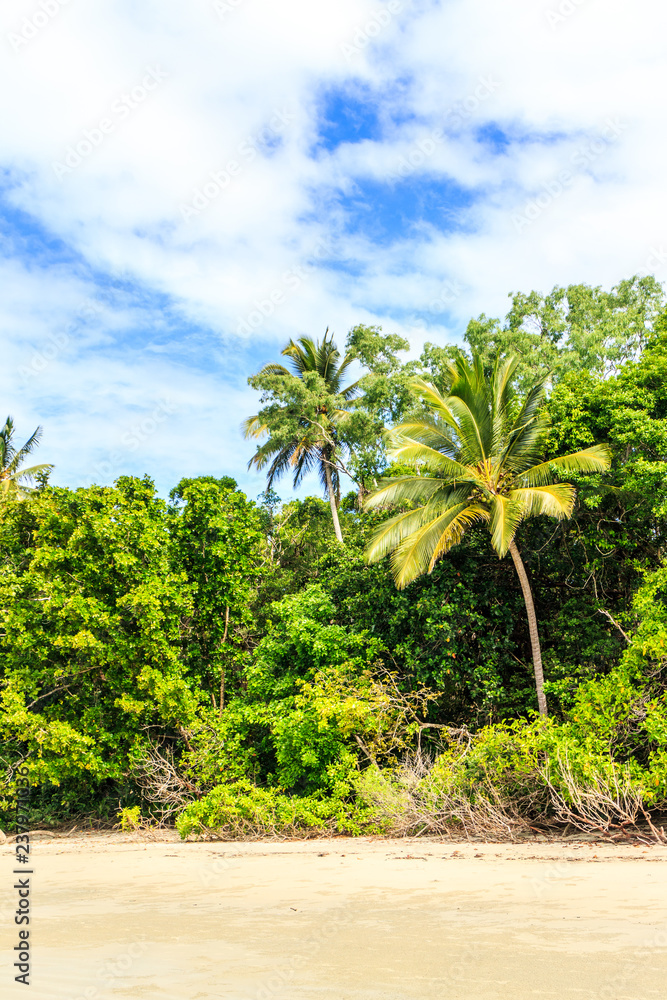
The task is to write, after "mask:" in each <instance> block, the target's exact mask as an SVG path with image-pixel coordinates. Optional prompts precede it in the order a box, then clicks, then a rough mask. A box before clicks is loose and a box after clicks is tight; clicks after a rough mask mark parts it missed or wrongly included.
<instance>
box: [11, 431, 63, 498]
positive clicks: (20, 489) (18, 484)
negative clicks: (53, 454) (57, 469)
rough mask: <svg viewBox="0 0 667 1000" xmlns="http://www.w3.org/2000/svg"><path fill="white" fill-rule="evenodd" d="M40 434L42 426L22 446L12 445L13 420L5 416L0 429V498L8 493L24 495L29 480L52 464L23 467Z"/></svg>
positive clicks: (50, 467)
mask: <svg viewBox="0 0 667 1000" xmlns="http://www.w3.org/2000/svg"><path fill="white" fill-rule="evenodd" d="M41 436H42V428H41V427H38V428H37V430H36V431H35V432H34V434H33V435H32V436H31V437H29V438H28V440H27V441H26V443H25V444H24V445H23V447H22V448H18V449H17V448H15V447H14V442H13V439H14V421H13V420H12V418H11V417H7V419H6V421H5V426H4V427H3V428H2V430H0V500H3V499H5V498H6V497H8V496H9V495H10V494H12V493H13V494H14V495H16V496H18V497H24V496H26V495H27V494H28V491H29V490H30V485H29V484H30V480H31V479H32V478H33V476H36V475H38V474H39V473H40V472H46V471H47V470H48V469H52V468H53V466H52V465H49V464H48V463H42V464H41V465H31V466H30V467H23V465H22V463H23V461H24V460H25V459H26V458H27V457H28V455H30V454H31V453H32V452H33V451H34V450H35V448H36V447H37V445H38V444H39V439H40V438H41Z"/></svg>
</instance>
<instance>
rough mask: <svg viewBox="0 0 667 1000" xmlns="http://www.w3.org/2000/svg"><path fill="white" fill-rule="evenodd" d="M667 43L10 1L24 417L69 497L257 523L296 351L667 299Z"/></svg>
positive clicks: (9, 237) (639, 8)
mask: <svg viewBox="0 0 667 1000" xmlns="http://www.w3.org/2000/svg"><path fill="white" fill-rule="evenodd" d="M666 33H667V6H665V5H664V4H663V3H660V2H658V0H633V2H630V0H504V2H503V3H499V2H498V0H442V2H438V0H412V2H410V0H387V2H384V0H382V2H377V0H335V2H333V0H317V2H314V0H281V2H280V3H276V2H275V0H187V2H183V0H142V3H140V4H138V3H136V2H135V0H85V2H84V0H3V3H2V7H1V8H0V46H2V47H3V48H4V51H3V53H2V58H1V59H0V105H1V106H2V111H1V113H0V216H1V218H0V280H1V287H2V292H3V294H2V296H1V297H0V330H1V336H2V359H3V364H2V366H1V367H0V379H1V382H0V395H1V398H2V404H1V405H0V416H1V417H2V418H3V419H4V415H5V413H7V414H11V415H12V416H13V417H14V420H15V422H16V425H17V436H18V437H19V438H21V439H25V438H27V437H28V436H29V435H30V433H31V432H32V431H33V430H34V428H35V427H36V426H37V425H38V424H41V425H42V426H43V427H44V435H43V439H42V444H41V446H40V449H39V452H38V453H37V454H38V456H39V460H41V461H49V462H53V463H54V465H55V470H54V473H53V476H52V482H54V483H55V484H57V485H63V486H70V487H78V486H86V485H89V484H90V483H92V482H96V483H101V484H111V483H112V482H113V481H114V479H116V478H117V477H118V476H120V475H125V474H131V475H143V474H148V475H150V476H151V477H152V478H153V479H154V480H155V482H156V484H157V486H158V489H159V490H160V492H161V494H162V495H165V496H166V494H167V493H168V491H169V489H170V488H171V487H172V486H174V485H175V484H176V483H177V482H178V481H179V480H180V479H181V477H182V476H196V475H203V474H208V475H218V476H221V475H231V476H234V477H235V478H236V479H237V481H238V482H239V484H240V485H241V487H242V488H243V489H244V490H246V492H247V493H248V495H249V496H251V497H253V498H254V497H256V496H257V495H258V494H259V493H260V492H261V490H262V489H263V488H264V478H263V476H262V474H261V473H258V472H255V471H248V469H247V463H248V460H249V459H250V457H251V456H252V454H253V450H254V445H253V444H251V442H248V441H245V440H244V439H243V435H242V433H241V430H240V425H241V422H242V420H243V419H244V418H245V417H246V416H248V415H250V414H253V413H255V412H256V411H257V409H258V407H259V402H258V394H257V393H256V392H255V391H254V390H252V389H251V388H249V386H248V385H247V377H248V375H250V374H251V373H252V372H255V371H257V370H258V369H259V368H260V367H261V366H262V365H263V364H265V363H266V362H267V361H270V360H276V359H278V357H279V354H280V351H281V349H282V348H283V347H284V345H285V344H286V343H287V341H288V340H289V339H290V338H292V337H298V336H301V335H304V334H307V335H309V336H313V337H321V336H322V334H323V333H324V330H325V328H326V327H327V326H328V327H329V328H330V329H331V330H333V331H334V333H335V337H336V340H337V342H338V343H339V344H340V346H342V345H343V343H344V341H345V336H346V333H347V331H348V330H349V329H350V328H351V327H352V326H354V325H355V324H357V323H369V324H371V323H372V324H379V325H381V326H382V327H383V329H384V331H385V332H387V333H389V332H395V333H400V334H402V335H403V336H405V337H407V338H408V340H409V342H410V344H411V349H412V352H413V353H414V352H418V351H419V349H420V347H421V345H422V344H423V343H424V342H426V341H431V342H435V343H437V344H444V343H458V342H460V341H461V338H462V336H463V334H464V332H465V328H466V325H467V322H468V320H469V319H470V318H471V317H473V316H477V315H479V314H480V313H482V312H484V313H486V314H487V315H492V316H503V315H504V314H505V313H506V312H507V309H508V306H509V302H508V295H509V294H510V293H511V292H517V291H523V292H528V291H530V290H532V289H536V290H538V291H541V292H547V291H549V290H550V289H551V288H552V287H553V286H554V285H566V284H568V283H571V282H582V281H585V282H589V283H591V284H595V285H602V286H604V287H611V286H612V285H614V284H615V283H617V282H618V281H620V280H622V279H623V278H626V277H630V276H631V275H633V274H637V273H641V274H647V273H651V274H654V275H655V276H656V277H657V278H658V279H659V280H660V281H663V280H665V279H667V270H666V269H667V233H666V232H665V223H666V221H667V185H666V184H665V158H666V152H667V141H666V139H665V134H666V131H665V126H666V124H667V122H666V118H667V110H666V105H665V96H664V95H665V93H667V56H666V55H665V48H664V38H665V35H666ZM277 488H278V492H279V493H280V495H281V496H282V497H283V498H285V499H287V498H289V497H290V496H291V495H292V492H291V484H290V483H289V482H288V481H283V482H281V483H280V484H279V485H278V487H277ZM304 491H305V492H319V487H318V485H317V483H316V481H315V480H313V481H312V482H307V483H306V484H305V485H304V490H303V491H302V492H304Z"/></svg>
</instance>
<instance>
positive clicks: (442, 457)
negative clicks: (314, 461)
mask: <svg viewBox="0 0 667 1000" xmlns="http://www.w3.org/2000/svg"><path fill="white" fill-rule="evenodd" d="M517 366H518V359H517V358H512V357H510V358H508V359H505V360H501V359H500V358H498V359H497V360H496V363H495V366H494V368H493V371H492V373H491V374H490V375H489V376H487V375H486V374H485V372H484V368H483V365H482V362H481V360H480V359H479V358H478V357H473V360H472V362H469V361H468V360H467V359H466V358H465V357H464V356H463V355H461V356H460V357H459V358H458V359H457V361H456V362H454V363H453V364H451V365H450V367H449V369H448V372H447V375H446V392H445V393H441V392H440V391H439V390H438V389H437V388H436V387H435V386H434V385H432V384H430V383H429V382H426V381H424V380H423V379H419V378H418V379H414V380H413V388H414V390H415V392H416V393H418V394H419V395H420V396H421V398H422V399H423V401H424V403H425V404H426V412H425V413H424V415H422V416H418V417H415V418H414V419H411V420H408V421H406V422H405V423H402V424H400V425H398V426H396V427H394V428H393V431H392V432H391V434H392V446H391V448H390V451H389V454H390V456H391V457H392V458H393V459H394V460H395V461H397V462H400V463H402V464H404V465H409V466H413V467H414V469H415V474H414V475H409V476H400V477H396V478H393V479H387V480H386V481H385V482H384V483H383V484H382V486H381V487H380V488H379V489H378V490H376V491H375V492H373V493H372V494H370V496H368V497H367V499H366V501H365V506H366V507H387V506H394V505H397V504H403V503H405V501H410V502H411V509H409V510H406V511H403V512H401V513H400V514H397V515H396V516H394V517H392V518H390V519H389V520H387V521H384V522H383V523H382V524H381V525H380V526H379V527H378V528H377V529H376V531H375V532H374V534H373V536H372V538H371V541H370V543H369V545H368V547H367V550H366V558H367V560H368V561H369V562H376V561H378V560H380V559H381V558H382V557H383V556H385V555H386V554H388V553H390V552H391V553H392V570H393V575H394V579H395V582H396V585H397V587H399V588H403V587H406V586H407V585H408V584H409V583H411V582H412V581H413V580H415V579H416V578H417V577H419V576H421V575H422V574H424V573H430V572H431V571H432V570H433V567H434V566H435V564H436V562H437V560H438V559H439V558H440V557H441V556H443V555H444V554H445V553H446V552H448V551H449V550H450V549H451V548H452V547H453V546H454V545H456V544H457V543H458V542H460V541H461V539H462V538H463V536H464V534H465V533H466V531H467V530H468V529H469V528H471V527H472V526H473V525H485V526H486V527H487V528H488V530H489V532H490V534H491V543H492V545H493V547H494V549H495V551H496V552H497V553H498V556H499V557H501V558H502V557H503V556H505V555H506V554H507V553H508V552H509V553H510V554H511V556H512V559H513V561H514V564H515V567H516V570H517V573H518V576H519V580H520V583H521V587H522V591H523V595H524V599H525V602H526V610H527V613H528V622H529V631H530V638H531V646H532V653H533V666H534V669H535V680H536V687H537V694H538V704H539V708H540V712H541V713H542V714H545V715H546V711H547V709H546V699H545V696H544V691H543V689H542V685H543V676H542V658H541V652H540V645H539V634H538V631H537V620H536V617H535V608H534V604H533V599H532V594H531V590H530V584H529V581H528V576H527V574H526V571H525V568H524V565H523V562H522V560H521V556H520V553H519V549H518V547H517V545H516V542H515V535H516V531H517V528H518V527H519V525H520V524H521V522H522V521H523V520H525V519H526V518H528V517H534V516H536V515H539V514H545V515H547V516H549V517H553V518H556V519H559V520H560V519H563V518H567V517H570V515H571V514H572V510H573V507H574V502H575V498H576V491H575V488H574V486H572V485H571V484H570V483H564V482H557V481H556V480H557V478H558V477H559V476H560V475H562V474H563V473H565V474H567V473H572V472H575V473H593V472H602V471H604V470H605V469H607V468H608V467H609V464H610V455H609V450H608V448H607V447H606V446H605V445H595V446H594V447H591V448H586V449H584V450H583V451H578V452H575V453H573V454H570V455H564V456H559V457H558V458H554V459H551V460H549V461H548V462H544V461H541V458H542V453H543V448H544V438H545V432H546V430H547V427H548V418H547V416H546V413H545V409H544V402H545V386H544V382H543V381H540V382H537V383H536V384H534V385H533V386H532V388H531V389H530V390H529V391H528V392H527V394H526V395H525V397H524V399H523V402H521V401H520V400H518V399H517V397H516V394H515V392H514V389H513V385H512V382H513V376H514V374H515V372H516V369H517ZM415 503H416V504H417V505H418V506H416V507H415V506H414V504H415Z"/></svg>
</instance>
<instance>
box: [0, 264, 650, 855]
mask: <svg viewBox="0 0 667 1000" xmlns="http://www.w3.org/2000/svg"><path fill="white" fill-rule="evenodd" d="M666 346H667V319H666V313H665V300H664V294H663V291H662V288H661V286H660V285H658V283H657V282H655V281H654V280H653V279H651V278H633V279H630V280H628V281H624V282H621V283H620V284H619V285H618V286H617V287H616V288H614V289H612V290H611V291H610V292H605V291H603V290H601V289H598V288H591V287H589V286H585V285H576V286H570V287H568V288H556V289H554V290H553V291H552V292H551V293H550V294H549V295H546V296H540V295H538V294H537V293H531V294H530V295H513V296H512V298H511V308H510V310H509V312H508V315H507V317H506V318H505V320H504V321H503V322H501V321H499V320H494V319H489V318H487V317H485V316H481V317H479V318H478V319H476V320H472V321H471V322H470V324H469V325H468V328H467V331H466V334H465V339H464V344H463V346H462V347H461V348H455V347H451V346H444V347H443V346H438V345H434V344H426V345H425V347H424V349H423V351H422V353H421V356H420V357H419V358H418V359H412V360H407V361H406V360H404V354H405V352H407V350H408V344H407V343H406V342H405V341H404V340H403V339H402V338H400V337H397V336H395V335H387V334H384V333H383V332H382V330H381V329H379V328H377V327H369V326H363V325H362V326H357V327H355V328H353V329H352V330H351V331H350V333H349V334H348V336H347V339H346V342H345V345H344V347H342V348H341V349H340V350H339V348H338V347H337V346H336V343H335V341H334V337H333V336H332V335H331V334H330V333H329V331H327V332H326V333H325V334H324V336H323V338H322V339H317V338H309V337H301V338H300V339H298V340H296V341H291V342H290V343H289V344H288V345H287V347H286V348H285V350H284V352H283V355H284V357H285V358H287V359H288V365H289V367H286V366H284V365H282V364H278V363H275V364H271V365H267V366H265V367H264V368H263V369H262V370H261V371H260V372H259V373H258V374H256V375H253V376H251V377H250V379H249V381H250V384H251V385H252V386H254V387H255V388H256V389H258V390H259V392H260V393H261V396H260V409H259V411H258V413H257V414H256V415H255V416H253V417H250V418H249V419H248V420H247V421H246V423H245V425H244V427H245V432H246V434H247V436H248V438H249V439H255V440H257V446H256V451H255V453H254V455H253V456H252V457H251V458H250V465H251V467H254V468H256V469H258V470H263V471H265V472H266V477H267V478H266V489H265V491H264V493H263V494H261V495H260V497H258V498H257V500H256V501H252V500H250V499H248V498H247V497H246V496H245V495H244V494H243V493H242V492H241V491H240V490H239V489H238V488H237V485H236V483H235V481H234V480H233V479H231V478H230V477H224V476H223V477H213V476H207V475H203V476H200V477H198V478H194V479H184V480H182V481H181V482H180V483H179V484H178V485H177V486H176V487H175V488H174V489H173V490H172V492H171V494H170V497H169V499H168V500H167V501H165V500H162V499H160V498H159V497H158V496H157V495H156V493H155V489H154V487H153V484H152V482H151V481H150V480H149V479H148V478H144V479H136V478H130V477H121V479H119V480H118V481H117V482H116V484H115V485H114V486H113V487H100V486H91V487H89V488H87V489H79V490H68V489H65V488H62V487H58V486H55V485H52V484H51V481H50V478H49V474H50V469H49V468H48V467H46V466H33V467H26V466H25V460H26V459H27V457H28V455H29V454H30V452H31V451H32V450H33V449H34V447H35V446H36V444H37V443H38V440H39V431H37V432H36V433H35V434H34V435H33V436H32V437H31V438H30V439H29V440H28V442H27V443H26V445H25V446H24V447H23V448H18V447H17V446H16V445H15V444H14V440H13V438H14V428H13V424H12V422H11V420H8V421H7V423H6V425H5V428H4V430H3V431H2V433H0V449H1V452H0V459H1V462H0V467H1V468H2V472H1V473H0V496H2V500H1V501H0V618H1V619H2V620H1V621H0V647H1V648H2V654H3V655H2V665H1V666H0V678H1V680H0V683H1V685H2V686H1V688H0V692H1V698H2V701H1V710H0V734H1V736H2V741H3V743H2V746H3V753H2V756H3V768H4V774H5V800H4V804H3V806H2V808H3V809H5V810H8V809H9V802H10V799H11V794H12V782H13V780H14V775H15V772H16V769H17V767H18V766H19V765H20V764H22V763H25V762H27V763H28V765H29V767H30V768H31V774H32V780H33V783H34V784H35V786H36V787H37V788H38V789H39V795H38V797H37V798H35V799H34V801H35V802H37V803H38V808H39V809H41V810H42V812H43V816H44V822H54V823H55V822H59V821H64V820H65V819H67V818H71V817H72V816H73V815H77V816H80V815H85V816H88V817H93V816H96V817H98V818H100V819H105V820H106V821H109V822H110V821H112V820H114V819H116V818H117V817H116V814H117V813H118V811H119V809H120V813H121V815H122V821H123V822H124V823H126V824H132V823H138V822H170V821H172V820H174V819H176V822H177V824H179V828H180V829H181V832H182V833H183V834H184V835H187V834H193V835H195V834H196V835H202V833H204V834H205V833H206V830H210V829H221V830H227V831H228V833H229V835H239V834H244V833H248V832H253V831H255V832H257V831H259V832H262V831H267V830H268V831H271V830H273V831H275V830H276V829H292V830H300V831H303V830H306V829H307V830H314V829H327V830H332V829H341V830H346V831H348V832H358V831H361V830H368V829H378V828H381V829H394V830H398V829H409V830H410V831H411V832H415V831H418V830H419V829H426V828H427V827H428V824H429V822H431V821H430V820H429V819H428V818H426V819H425V818H424V817H428V816H431V817H436V818H435V819H433V823H435V824H436V826H437V823H438V822H441V823H449V824H454V825H456V824H457V823H458V824H460V823H461V822H462V819H461V817H462V816H464V815H468V820H467V822H468V823H473V824H474V823H477V824H480V823H482V825H483V822H485V820H484V816H487V818H488V816H490V815H491V814H492V812H493V810H491V804H492V803H493V802H496V806H495V807H494V808H495V809H496V813H497V810H498V809H499V810H500V812H501V813H503V810H504V813H503V815H505V816H506V817H508V816H514V819H513V820H512V822H514V823H516V824H519V825H520V824H521V823H526V824H528V825H530V824H531V823H532V824H533V825H534V824H535V823H536V822H537V823H544V824H546V825H548V824H549V823H560V824H561V825H562V824H563V823H564V822H566V821H567V822H569V823H574V824H575V825H577V824H579V826H580V827H581V828H586V824H587V823H589V824H590V823H593V824H597V826H598V827H600V828H604V829H607V830H611V829H614V828H616V827H623V825H624V824H625V825H626V826H627V825H628V824H632V823H636V822H639V821H640V820H642V818H643V817H644V816H645V815H646V816H648V817H649V821H650V822H652V820H651V819H650V817H651V816H653V815H654V813H655V810H659V809H660V808H662V803H663V801H664V795H665V793H666V792H667V765H666V764H665V760H667V735H666V734H667V721H665V720H667V707H666V702H665V685H664V650H663V649H662V647H661V645H660V641H664V638H665V637H667V626H666V625H665V623H664V622H665V606H664V603H663V601H662V598H661V594H662V591H661V589H660V588H661V580H662V575H661V574H663V573H664V572H665V571H664V569H663V559H664V536H665V514H666V513H667V479H666V478H665V472H664V468H665V467H664V462H665V454H666V452H667V412H666V411H667V380H666V379H665V375H666V374H667V372H666V371H665V368H666V365H667V355H666V353H665V347H666ZM310 472H316V473H317V474H318V475H319V478H320V482H321V487H322V494H323V497H324V499H320V498H318V497H311V498H308V499H306V500H287V499H286V500H285V501H282V500H281V499H280V497H279V496H278V495H277V493H276V492H275V489H274V488H275V487H277V486H278V484H279V482H280V479H281V477H282V476H285V475H287V476H289V477H290V479H291V481H292V484H293V485H298V484H299V483H300V482H301V481H302V479H303V477H304V476H305V475H306V474H307V473H310ZM346 484H347V485H346ZM489 542H490V544H489ZM506 556H509V560H508V559H507V558H505V557H506ZM648 594H651V595H653V596H652V597H651V598H650V599H649V598H648V597H647V595H648ZM656 595H657V596H656ZM638 637H640V638H641V642H640V639H639V638H638ZM660 637H662V640H661V638H660ZM649 640H650V641H649ZM547 704H548V708H549V716H548V718H547ZM461 734H465V736H462V735H461ZM462 740H463V742H461V741H462ZM545 761H546V762H549V763H546V764H545ZM471 775H476V778H475V781H474V782H472V783H471ZM596 790H597V791H596ZM586 796H588V797H586ZM633 796H634V798H633ZM424 797H426V799H427V800H428V802H429V803H430V804H431V805H430V806H429V808H430V810H431V811H430V812H429V810H428V809H426V808H425V806H424V801H423V800H424ZM591 801H594V802H595V803H596V805H595V809H594V810H593V812H591V809H592V808H593V807H591V806H590V802H591ZM388 802H391V803H393V805H392V806H391V808H390V807H389V806H388V805H387V803H388ZM434 803H435V804H434ZM587 803H588V804H587ZM633 803H634V805H633ZM411 810H412V812H411ZM448 810H449V812H448ZM466 810H468V813H466ZM595 810H597V811H595ZM605 810H606V811H605ZM633 810H634V811H633ZM413 813H414V816H417V817H421V820H415V819H414V818H413V819H410V817H411V816H413ZM496 813H493V815H496ZM8 815H9V813H8ZM437 817H440V818H439V819H437ZM443 817H444V818H443ZM568 817H569V818H568ZM7 821H8V820H7ZM489 822H490V821H489ZM507 822H509V820H508V821H507ZM420 823H421V827H420V826H419V824H420ZM401 824H402V825H401ZM411 824H412V825H411ZM415 824H416V826H415ZM433 828H435V827H433ZM656 829H657V827H656Z"/></svg>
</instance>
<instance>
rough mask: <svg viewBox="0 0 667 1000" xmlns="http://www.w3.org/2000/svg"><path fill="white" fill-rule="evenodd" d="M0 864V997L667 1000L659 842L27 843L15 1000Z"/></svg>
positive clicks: (88, 839)
mask: <svg viewBox="0 0 667 1000" xmlns="http://www.w3.org/2000/svg"><path fill="white" fill-rule="evenodd" d="M13 859H14V849H13V846H12V845H11V844H6V845H4V846H3V847H1V848H0V877H1V879H2V882H1V884H0V910H1V913H0V918H1V919H0V926H1V928H2V930H1V932H0V943H1V945H2V970H1V973H0V974H1V977H2V979H1V982H0V996H1V997H2V998H3V1000H13V998H14V997H24V998H25V997H30V998H31V1000H37V998H39V1000H42V998H44V1000H46V998H49V1000H51V998H54V1000H55V998H58V1000H59V998H71V1000H77V998H82V1000H83V998H85V1000H105V998H113V997H132V998H153V997H154V998H158V997H159V998H161V1000H171V998H178V1000H199V998H214V997H215V998H225V1000H227V998H229V1000H249V998H264V1000H268V998H271V1000H319V998H322V1000H414V998H420V1000H436V998H438V1000H449V998H451V1000H459V998H460V1000H463V998H465V1000H487V998H494V1000H502V998H510V997H511V998H517V1000H533V998H551V997H554V998H559V1000H561V998H563V1000H564V998H573V1000H575V998H576V1000H593V998H600V1000H603V998H604V1000H647V998H649V997H651V998H661V1000H665V998H666V997H667V884H666V880H667V866H666V865H665V864H664V862H665V861H667V849H665V848H660V847H646V846H645V845H640V846H634V847H633V846H629V845H623V846H613V845H606V846H603V845H600V844H591V843H584V844H579V843H571V842H568V843H567V844H564V845H561V844H548V843H532V844H523V845H519V846H513V845H496V844H453V843H449V842H446V841H440V840H374V841H369V840H365V839H364V840H348V839H337V840H332V841H306V842H289V843H243V844H238V843H226V844H218V843H216V844H194V843H185V844H184V843H180V842H179V841H177V840H176V839H175V838H174V837H170V836H166V837H165V838H164V839H162V840H161V841H155V840H147V839H142V838H141V837H140V836H123V835H118V834H112V835H104V834H93V835H88V836H79V837H76V835H75V836H74V837H70V838H69V839H63V840H60V839H59V840H46V839H40V840H39V841H38V842H36V845H35V852H34V855H33V865H34V870H35V874H34V876H33V880H34V882H33V897H32V905H33V919H32V922H31V928H30V929H31V942H32V946H33V950H34V958H33V966H32V985H31V986H30V988H29V990H28V989H26V988H25V986H22V985H18V984H14V982H13V975H14V973H13V971H12V970H11V963H12V962H13V960H14V959H13V958H10V957H9V954H10V952H11V948H12V946H13V944H15V943H17V942H16V941H15V940H14V938H15V931H16V930H17V928H15V927H14V925H13V910H14V908H15V906H16V893H15V892H14V890H12V888H11V887H12V884H13V881H12V880H13V878H14V876H13V875H12V869H13V868H14V867H15V866H14V860H13Z"/></svg>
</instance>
